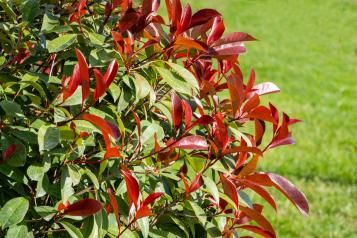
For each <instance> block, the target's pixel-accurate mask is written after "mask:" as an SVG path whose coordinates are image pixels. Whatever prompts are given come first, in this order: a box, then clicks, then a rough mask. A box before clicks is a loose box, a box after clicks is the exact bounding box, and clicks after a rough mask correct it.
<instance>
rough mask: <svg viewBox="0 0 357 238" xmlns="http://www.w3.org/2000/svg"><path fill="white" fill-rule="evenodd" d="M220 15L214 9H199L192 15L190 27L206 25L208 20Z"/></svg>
mask: <svg viewBox="0 0 357 238" xmlns="http://www.w3.org/2000/svg"><path fill="white" fill-rule="evenodd" d="M220 15H221V14H220V13H219V12H217V11H216V10H214V9H201V10H199V11H197V12H196V13H195V14H193V16H192V20H191V25H190V27H194V26H198V25H202V24H204V23H207V22H208V21H209V20H210V19H212V18H214V17H218V16H220Z"/></svg>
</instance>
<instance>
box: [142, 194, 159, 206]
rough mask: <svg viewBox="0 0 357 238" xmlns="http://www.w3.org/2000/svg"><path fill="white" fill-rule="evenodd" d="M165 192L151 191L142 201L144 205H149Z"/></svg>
mask: <svg viewBox="0 0 357 238" xmlns="http://www.w3.org/2000/svg"><path fill="white" fill-rule="evenodd" d="M162 195H164V193H162V192H155V193H151V194H150V195H149V196H148V197H147V198H146V199H145V200H144V201H143V203H142V206H147V205H149V204H151V203H153V202H155V200H156V199H158V198H160V197H161V196H162Z"/></svg>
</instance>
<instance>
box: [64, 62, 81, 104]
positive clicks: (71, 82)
mask: <svg viewBox="0 0 357 238" xmlns="http://www.w3.org/2000/svg"><path fill="white" fill-rule="evenodd" d="M80 83H81V76H80V70H79V64H76V65H75V66H74V70H73V74H72V77H70V78H65V79H64V81H63V83H62V86H63V100H62V101H63V102H64V101H66V99H67V98H69V97H70V96H72V95H73V93H74V92H75V91H76V90H77V88H78V86H79V84H80ZM67 85H68V87H67Z"/></svg>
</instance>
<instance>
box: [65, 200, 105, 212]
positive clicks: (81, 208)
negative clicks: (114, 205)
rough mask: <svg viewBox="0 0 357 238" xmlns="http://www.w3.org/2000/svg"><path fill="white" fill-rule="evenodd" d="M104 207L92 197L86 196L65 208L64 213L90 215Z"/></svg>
mask: <svg viewBox="0 0 357 238" xmlns="http://www.w3.org/2000/svg"><path fill="white" fill-rule="evenodd" d="M102 208H103V206H102V204H101V203H100V202H99V201H97V200H95V199H91V198H85V199H82V200H80V201H78V202H75V203H73V204H72V205H69V206H67V207H66V208H65V209H64V212H63V214H64V215H69V216H90V215H94V214H96V213H97V212H99V211H100V210H101V209H102Z"/></svg>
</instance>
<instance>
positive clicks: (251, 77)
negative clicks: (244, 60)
mask: <svg viewBox="0 0 357 238" xmlns="http://www.w3.org/2000/svg"><path fill="white" fill-rule="evenodd" d="M254 83H255V71H254V69H251V71H250V75H249V80H248V82H247V86H246V88H245V93H246V94H248V93H249V92H250V91H251V90H252V88H253V87H254Z"/></svg>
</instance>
